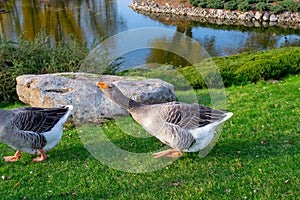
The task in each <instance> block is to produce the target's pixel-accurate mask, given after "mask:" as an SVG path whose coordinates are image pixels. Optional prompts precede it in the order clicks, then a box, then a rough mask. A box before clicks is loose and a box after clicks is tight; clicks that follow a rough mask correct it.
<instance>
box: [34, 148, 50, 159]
mask: <svg viewBox="0 0 300 200" xmlns="http://www.w3.org/2000/svg"><path fill="white" fill-rule="evenodd" d="M38 150H39V152H40V153H41V157H37V158H35V159H33V160H32V162H41V161H43V160H46V159H47V158H48V156H47V155H46V154H45V152H44V149H38Z"/></svg>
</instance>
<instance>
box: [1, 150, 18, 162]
mask: <svg viewBox="0 0 300 200" xmlns="http://www.w3.org/2000/svg"><path fill="white" fill-rule="evenodd" d="M20 157H21V151H19V150H18V151H17V152H16V153H15V155H13V156H4V157H3V158H4V161H5V162H16V161H18V160H19V158H20Z"/></svg>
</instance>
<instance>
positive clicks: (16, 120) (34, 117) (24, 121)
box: [12, 107, 68, 133]
mask: <svg viewBox="0 0 300 200" xmlns="http://www.w3.org/2000/svg"><path fill="white" fill-rule="evenodd" d="M14 111H15V113H16V114H15V116H14V117H13V118H12V123H13V124H14V126H15V127H16V128H17V129H18V130H20V131H30V132H35V133H44V132H47V131H50V130H51V129H52V128H53V127H54V126H55V125H56V124H57V122H58V121H59V120H60V119H61V118H62V117H63V116H64V115H65V114H66V113H67V111H68V107H62V108H35V107H26V108H18V109H15V110H14Z"/></svg>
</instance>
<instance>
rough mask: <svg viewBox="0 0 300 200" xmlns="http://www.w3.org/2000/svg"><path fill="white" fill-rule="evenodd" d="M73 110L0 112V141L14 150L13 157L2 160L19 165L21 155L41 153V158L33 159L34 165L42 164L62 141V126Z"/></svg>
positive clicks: (13, 110) (65, 107) (34, 109)
mask: <svg viewBox="0 0 300 200" xmlns="http://www.w3.org/2000/svg"><path fill="white" fill-rule="evenodd" d="M72 110H73V106H72V105H68V106H64V107H61V108H36V107H25V108H16V109H12V110H2V109H0V119H1V121H0V141H1V142H3V143H5V144H7V145H9V146H11V147H13V148H14V149H16V150H17V152H16V153H15V155H14V156H5V157H4V160H5V161H6V162H15V161H18V160H19V158H20V157H21V152H22V151H24V152H27V153H30V154H37V153H40V154H41V156H40V157H37V158H35V159H33V161H34V162H40V161H43V160H45V159H46V158H47V155H46V154H45V151H48V150H50V149H52V148H53V147H54V146H55V145H56V144H57V143H58V142H59V141H60V140H61V137H62V132H63V131H62V128H63V125H64V123H65V122H66V120H67V119H68V117H69V115H70V114H71V112H72Z"/></svg>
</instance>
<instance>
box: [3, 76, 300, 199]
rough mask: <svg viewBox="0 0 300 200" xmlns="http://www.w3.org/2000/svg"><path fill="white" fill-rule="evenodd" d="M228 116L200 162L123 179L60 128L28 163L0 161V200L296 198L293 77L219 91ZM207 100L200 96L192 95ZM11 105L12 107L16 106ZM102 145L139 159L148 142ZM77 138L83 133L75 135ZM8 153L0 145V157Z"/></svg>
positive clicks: (186, 160) (299, 154)
mask: <svg viewBox="0 0 300 200" xmlns="http://www.w3.org/2000/svg"><path fill="white" fill-rule="evenodd" d="M226 91H227V101H228V105H227V108H226V109H228V110H230V111H232V112H233V113H234V115H233V117H232V118H231V119H230V120H229V121H227V122H226V123H225V125H224V127H223V132H222V134H221V136H220V139H219V141H218V142H217V144H216V146H215V147H214V149H213V150H212V151H211V152H210V153H209V154H208V155H207V156H206V157H205V158H199V157H198V154H197V153H189V154H187V153H185V154H184V155H183V156H182V157H181V158H179V159H178V160H176V161H174V162H173V163H171V164H170V165H168V166H166V167H164V168H163V169H161V170H157V171H154V172H148V173H128V172H123V171H119V170H115V169H112V168H110V167H108V166H106V165H104V164H102V163H101V162H100V161H98V160H97V159H95V158H94V157H93V156H92V155H91V154H90V153H89V152H88V151H87V150H86V148H85V147H84V145H83V144H82V141H81V140H80V138H79V135H80V134H78V131H77V130H76V129H75V128H72V127H66V130H65V132H64V136H63V138H62V141H61V142H60V143H59V144H58V145H57V146H56V147H55V148H54V149H52V150H50V151H49V152H48V153H47V154H48V155H49V156H50V158H49V159H47V160H46V161H44V162H42V163H32V162H31V160H32V159H33V158H34V157H35V156H36V155H30V154H27V153H23V154H22V157H21V159H20V160H19V161H18V162H16V163H5V162H4V161H3V160H1V161H0V176H1V177H2V178H1V179H0V198H1V199H46V198H47V199H297V198H299V191H300V180H299V179H300V178H299V177H300V168H299V160H300V123H299V121H300V115H299V114H300V98H299V97H300V76H299V75H295V76H290V77H288V78H285V79H283V80H282V81H278V82H259V83H257V84H248V85H245V86H243V87H239V86H232V87H229V88H226ZM196 93H197V95H199V96H201V97H202V96H207V93H206V91H197V92H196ZM18 106H19V105H18ZM105 126H106V127H107V128H108V129H110V130H112V131H110V133H108V138H110V139H111V141H112V142H113V143H115V144H116V145H118V146H119V147H121V148H122V149H127V150H131V151H134V152H147V151H148V150H150V151H151V150H155V149H157V148H159V147H160V145H161V144H160V142H159V141H158V140H156V139H155V138H153V137H151V138H135V137H132V136H129V135H127V134H124V133H120V132H119V130H118V128H117V127H116V126H115V125H114V122H108V123H107V124H106V125H105ZM81 134H84V133H81ZM12 154H14V150H12V148H10V147H9V146H7V145H5V144H0V157H3V156H5V155H12Z"/></svg>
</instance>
